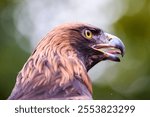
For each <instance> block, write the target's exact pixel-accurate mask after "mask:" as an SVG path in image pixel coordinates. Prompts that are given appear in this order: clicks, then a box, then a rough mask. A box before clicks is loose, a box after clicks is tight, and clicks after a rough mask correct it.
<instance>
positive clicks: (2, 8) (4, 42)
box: [0, 0, 28, 99]
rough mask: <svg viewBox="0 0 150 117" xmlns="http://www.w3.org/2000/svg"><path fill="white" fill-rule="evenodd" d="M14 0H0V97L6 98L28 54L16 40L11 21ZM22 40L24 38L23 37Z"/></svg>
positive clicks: (15, 2)
mask: <svg viewBox="0 0 150 117" xmlns="http://www.w3.org/2000/svg"><path fill="white" fill-rule="evenodd" d="M16 4H18V1H16V0H1V1H0V99H6V98H7V97H8V95H9V94H10V92H11V90H12V88H13V86H14V84H15V80H16V76H17V74H18V71H19V70H20V69H21V67H22V66H23V64H24V62H25V61H26V59H27V56H28V54H27V53H26V52H25V51H23V50H22V49H21V48H20V47H19V45H18V44H17V42H16V36H20V38H24V37H22V36H21V35H19V32H17V30H16V27H15V25H14V21H13V12H14V9H15V5H16ZM23 40H24V39H23Z"/></svg>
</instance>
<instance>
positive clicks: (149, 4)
mask: <svg viewBox="0 0 150 117" xmlns="http://www.w3.org/2000/svg"><path fill="white" fill-rule="evenodd" d="M19 2H21V1H19V0H1V1H0V99H6V98H7V97H8V96H9V94H10V92H11V90H12V88H13V86H14V84H15V80H16V76H17V74H18V71H19V70H20V69H21V68H22V66H23V64H24V63H25V61H26V60H27V58H28V56H29V53H27V52H25V51H24V50H22V49H21V47H20V46H19V44H18V43H17V41H16V37H17V38H18V37H19V38H20V40H23V41H22V43H23V44H26V47H29V46H30V45H29V43H28V41H27V39H26V37H24V36H22V35H21V34H20V33H19V32H18V31H17V29H16V27H15V23H14V18H13V17H14V14H13V13H14V10H15V7H16V5H17V4H19ZM122 2H124V5H126V11H125V14H124V15H123V16H122V17H121V18H120V19H119V20H118V21H117V22H115V23H114V24H113V25H112V27H113V28H114V31H115V35H117V36H118V37H120V38H121V39H122V40H123V42H124V43H125V46H126V55H125V56H124V58H123V59H122V61H121V63H119V64H117V65H115V66H112V67H110V68H109V69H108V70H107V71H105V73H104V76H103V77H104V78H103V79H104V81H102V82H105V83H104V84H101V83H96V84H95V85H94V87H93V90H94V99H150V65H149V60H150V46H149V40H150V33H149V32H150V1H149V0H125V1H122ZM113 67H116V69H113ZM112 73H116V75H115V78H113V79H111V80H109V78H110V77H111V75H112ZM112 76H113V75H112ZM99 82H101V81H99Z"/></svg>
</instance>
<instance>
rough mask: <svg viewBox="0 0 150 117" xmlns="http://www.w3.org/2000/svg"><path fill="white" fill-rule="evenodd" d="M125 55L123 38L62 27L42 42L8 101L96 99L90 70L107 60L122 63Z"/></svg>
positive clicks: (92, 29) (88, 27)
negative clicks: (89, 73)
mask: <svg viewBox="0 0 150 117" xmlns="http://www.w3.org/2000/svg"><path fill="white" fill-rule="evenodd" d="M124 52H125V47H124V44H123V43H122V41H121V40H120V39H119V38H117V37H116V36H113V35H110V34H108V33H105V32H104V31H103V30H101V29H99V28H97V27H95V26H92V25H89V24H83V23H68V24H63V25H60V26H58V27H56V28H54V29H53V30H52V31H50V32H49V33H48V34H47V35H46V36H45V37H44V38H43V39H42V40H41V41H40V42H39V44H38V45H37V47H36V48H35V50H34V51H33V53H32V54H31V56H30V57H29V59H28V60H27V62H26V63H25V65H24V66H23V68H22V70H21V71H20V72H19V74H18V76H17V79H16V84H15V87H14V89H13V91H12V93H11V95H10V96H9V98H8V99H11V100H13V99H15V100H16V99H19V100H26V99H33V100H40V99H47V100H49V99H73V100H75V99H92V83H91V80H90V78H89V76H88V74H87V72H88V70H89V69H91V68H92V67H93V66H94V65H95V64H97V63H98V62H100V61H103V60H112V61H117V62H119V61H120V59H119V57H118V55H122V56H123V55H124Z"/></svg>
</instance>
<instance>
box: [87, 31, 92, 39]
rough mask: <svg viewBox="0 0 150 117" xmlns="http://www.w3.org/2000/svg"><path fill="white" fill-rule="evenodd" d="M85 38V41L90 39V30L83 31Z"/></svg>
mask: <svg viewBox="0 0 150 117" xmlns="http://www.w3.org/2000/svg"><path fill="white" fill-rule="evenodd" d="M85 37H86V38H87V39H92V37H93V34H92V32H91V31H90V30H85Z"/></svg>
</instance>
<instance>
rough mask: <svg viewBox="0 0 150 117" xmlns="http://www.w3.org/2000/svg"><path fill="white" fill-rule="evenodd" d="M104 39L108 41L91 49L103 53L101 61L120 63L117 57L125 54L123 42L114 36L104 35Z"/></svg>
mask: <svg viewBox="0 0 150 117" xmlns="http://www.w3.org/2000/svg"><path fill="white" fill-rule="evenodd" d="M104 35H105V38H106V39H107V40H108V41H106V43H102V44H96V45H94V46H93V47H92V48H93V49H94V50H97V51H99V52H101V53H103V60H112V61H116V62H120V59H119V56H118V55H121V56H122V57H123V56H124V54H125V46H124V44H123V42H122V41H121V40H120V39H119V38H118V37H116V36H114V35H111V34H108V33H104Z"/></svg>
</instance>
